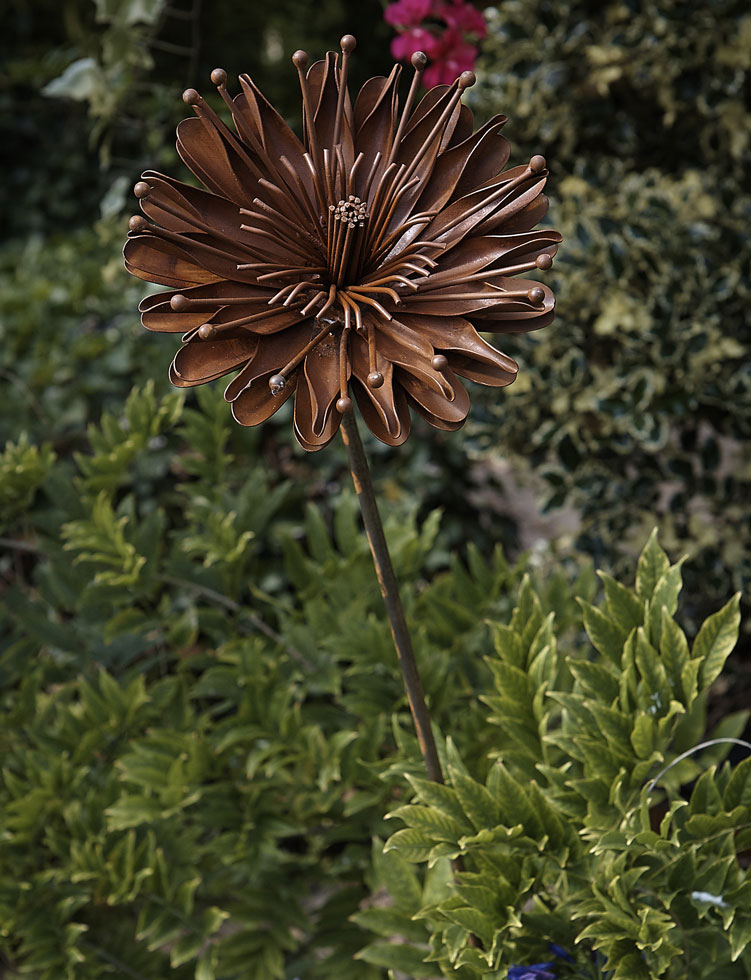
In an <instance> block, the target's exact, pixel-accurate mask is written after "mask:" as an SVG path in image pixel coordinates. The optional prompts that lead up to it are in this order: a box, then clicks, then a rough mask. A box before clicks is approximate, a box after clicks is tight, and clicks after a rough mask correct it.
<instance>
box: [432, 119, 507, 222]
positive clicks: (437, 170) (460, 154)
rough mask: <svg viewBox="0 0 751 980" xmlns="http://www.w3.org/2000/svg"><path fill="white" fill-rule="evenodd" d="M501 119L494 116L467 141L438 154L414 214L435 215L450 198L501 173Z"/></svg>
mask: <svg viewBox="0 0 751 980" xmlns="http://www.w3.org/2000/svg"><path fill="white" fill-rule="evenodd" d="M506 121H507V120H506V117H505V116H495V117H494V118H493V119H491V120H490V121H489V122H487V123H485V125H484V126H483V127H482V128H481V129H478V130H477V132H476V133H475V134H474V135H473V136H470V137H469V138H468V139H466V140H464V141H463V142H461V143H459V144H458V145H457V146H454V147H452V148H451V149H450V150H447V151H446V152H445V153H442V154H441V155H440V156H439V157H438V159H437V161H436V164H435V167H434V168H433V173H432V174H431V176H430V180H429V181H428V183H427V184H426V185H425V189H424V190H423V192H422V194H421V195H420V198H419V200H418V202H417V210H418V211H437V210H439V209H440V208H442V207H443V206H444V204H445V203H446V202H447V201H449V200H451V198H453V197H458V196H461V195H463V194H465V193H466V192H467V191H468V190H474V189H475V188H476V187H477V186H478V185H479V184H481V183H483V182H484V181H485V180H487V179H488V178H489V177H491V176H495V175H496V174H498V173H500V171H501V170H503V167H504V166H505V164H506V160H507V159H508V155H509V152H510V150H509V144H508V140H506V139H505V138H504V137H502V136H499V135H498V134H499V132H500V129H501V126H503V125H504V123H505V122H506Z"/></svg>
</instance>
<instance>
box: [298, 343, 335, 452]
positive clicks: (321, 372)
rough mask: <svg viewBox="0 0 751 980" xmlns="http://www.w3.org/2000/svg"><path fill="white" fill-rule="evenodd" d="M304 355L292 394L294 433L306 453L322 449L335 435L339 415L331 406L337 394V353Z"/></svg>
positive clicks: (313, 352)
mask: <svg viewBox="0 0 751 980" xmlns="http://www.w3.org/2000/svg"><path fill="white" fill-rule="evenodd" d="M315 353H316V351H315V350H313V351H312V353H311V354H308V356H307V357H306V358H305V364H304V371H303V374H302V375H300V376H299V380H298V383H297V391H296V393H295V415H294V425H295V436H296V437H297V440H298V442H299V443H300V445H301V446H302V447H303V448H304V449H307V450H308V452H314V451H316V450H318V449H322V448H323V447H324V446H325V445H327V444H328V443H329V442H331V440H332V439H333V438H334V436H335V435H336V431H337V429H338V428H339V425H340V424H341V421H342V417H341V415H340V414H339V412H338V411H337V410H336V408H335V407H334V403H335V402H336V400H337V398H338V397H339V356H338V350H337V352H336V356H323V357H315V356H314V355H315Z"/></svg>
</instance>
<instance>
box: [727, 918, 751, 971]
mask: <svg viewBox="0 0 751 980" xmlns="http://www.w3.org/2000/svg"><path fill="white" fill-rule="evenodd" d="M749 943H751V915H739V914H737V913H736V916H735V918H734V919H733V924H732V925H731V926H730V959H731V960H732V961H733V962H735V961H736V960H737V959H738V957H739V956H740V955H741V953H742V952H743V951H744V949H745V948H746V947H747V946H748V944H749Z"/></svg>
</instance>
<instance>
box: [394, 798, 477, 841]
mask: <svg viewBox="0 0 751 980" xmlns="http://www.w3.org/2000/svg"><path fill="white" fill-rule="evenodd" d="M392 817H398V818H399V819H400V820H403V821H404V823H406V824H407V826H409V827H416V828H417V829H418V830H421V831H423V832H424V833H426V834H428V835H430V837H431V838H433V840H434V841H437V840H444V841H449V842H451V843H454V844H455V843H456V842H457V841H458V840H459V838H460V837H461V836H462V834H463V833H465V826H466V825H465V826H462V825H460V824H458V823H457V822H456V820H452V819H451V817H448V816H446V814H445V813H443V812H441V811H440V810H434V809H432V808H430V807H426V806H401V807H399V808H398V809H397V810H393V811H392V812H391V813H389V814H387V818H388V819H390V818H392Z"/></svg>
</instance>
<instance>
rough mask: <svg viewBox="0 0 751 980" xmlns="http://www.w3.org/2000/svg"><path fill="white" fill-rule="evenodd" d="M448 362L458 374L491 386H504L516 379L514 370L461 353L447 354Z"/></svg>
mask: <svg viewBox="0 0 751 980" xmlns="http://www.w3.org/2000/svg"><path fill="white" fill-rule="evenodd" d="M491 349H494V348H491ZM448 362H449V365H450V366H451V369H452V371H455V372H456V374H460V375H461V376H462V377H463V378H467V379H468V380H469V381H475V382H477V384H481V385H488V386H489V387H491V388H505V387H506V386H507V385H510V384H511V383H512V382H513V381H514V380H515V379H516V374H517V372H516V371H514V373H513V374H512V373H511V372H509V371H507V370H505V369H503V368H499V367H495V366H494V365H492V364H488V363H486V362H485V361H478V360H475V359H474V358H471V357H466V356H465V355H463V354H449V355H448Z"/></svg>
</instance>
